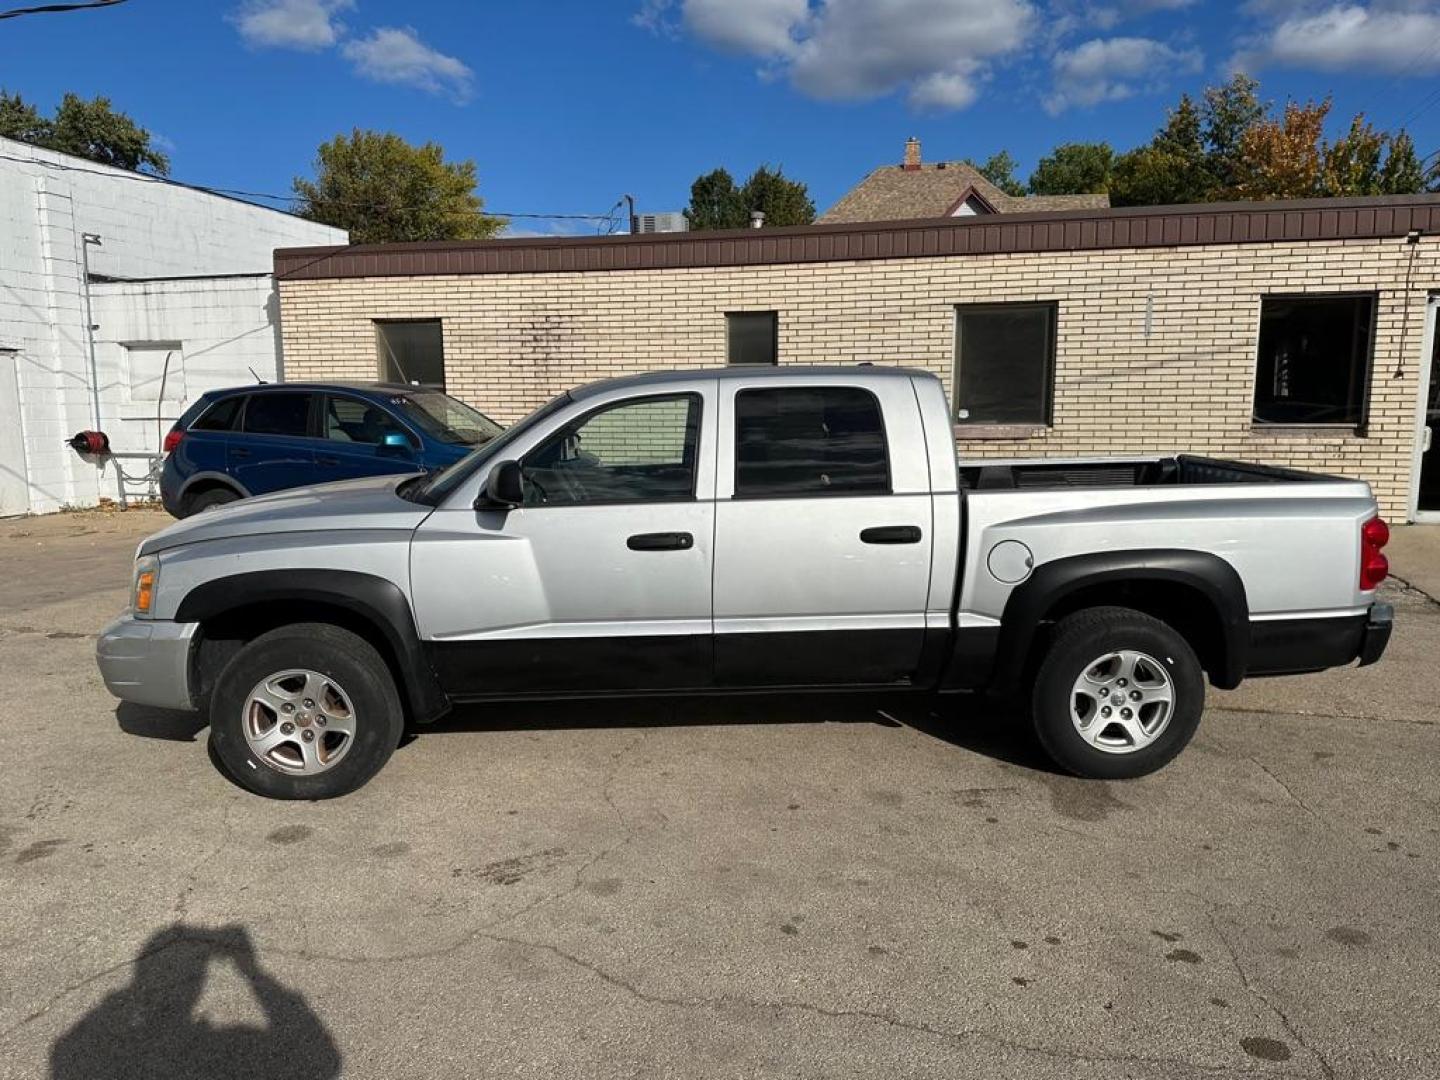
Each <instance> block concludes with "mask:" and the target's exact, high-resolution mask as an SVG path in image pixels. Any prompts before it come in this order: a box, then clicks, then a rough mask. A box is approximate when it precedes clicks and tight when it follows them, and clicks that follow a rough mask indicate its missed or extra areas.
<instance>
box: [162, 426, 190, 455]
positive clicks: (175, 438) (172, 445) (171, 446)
mask: <svg viewBox="0 0 1440 1080" xmlns="http://www.w3.org/2000/svg"><path fill="white" fill-rule="evenodd" d="M183 438H185V429H184V428H182V427H172V428H171V429H170V430H169V431H168V432H166V433H165V445H164V447H162V449H163V450H164V452H165V453H167V454H169V453H173V452H174V450H175V449H176V448H177V447H178V446H179V445H180V440H181V439H183Z"/></svg>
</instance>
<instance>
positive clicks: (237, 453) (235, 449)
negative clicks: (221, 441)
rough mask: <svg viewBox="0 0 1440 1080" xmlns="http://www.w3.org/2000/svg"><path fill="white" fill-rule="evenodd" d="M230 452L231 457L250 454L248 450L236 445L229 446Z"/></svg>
mask: <svg viewBox="0 0 1440 1080" xmlns="http://www.w3.org/2000/svg"><path fill="white" fill-rule="evenodd" d="M230 454H231V456H233V457H241V458H244V457H249V456H250V451H249V450H246V449H244V448H243V447H238V446H237V447H232V448H231V450H230Z"/></svg>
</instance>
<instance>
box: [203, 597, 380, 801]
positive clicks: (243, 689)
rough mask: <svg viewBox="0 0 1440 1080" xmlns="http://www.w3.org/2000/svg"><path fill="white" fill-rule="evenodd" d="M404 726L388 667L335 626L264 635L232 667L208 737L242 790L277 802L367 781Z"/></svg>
mask: <svg viewBox="0 0 1440 1080" xmlns="http://www.w3.org/2000/svg"><path fill="white" fill-rule="evenodd" d="M403 727H404V714H403V711H402V709H401V706H400V696H399V694H398V693H397V692H396V689H395V681H394V680H393V679H392V678H391V677H390V669H389V668H388V667H387V666H386V664H385V661H384V659H383V658H382V657H381V656H380V654H379V653H378V652H376V651H375V648H374V646H372V645H371V644H370V643H369V642H367V641H366V640H365V639H364V638H362V637H359V636H358V635H356V634H352V633H351V632H350V631H348V630H342V629H341V628H339V627H337V626H331V625H329V624H328V623H300V624H296V625H293V626H286V627H281V628H280V629H278V630H272V631H270V632H269V633H268V634H263V635H261V636H260V637H258V638H256V639H255V640H254V641H252V642H250V643H249V644H247V645H246V646H245V647H244V648H242V649H241V650H240V651H239V652H238V653H236V654H235V656H234V658H233V659H231V661H230V662H229V663H228V664H227V665H226V666H225V669H224V671H222V672H221V673H220V678H219V679H218V680H217V681H216V684H215V691H214V694H213V696H212V698H211V702H210V743H211V748H212V750H213V751H214V754H215V756H216V757H217V758H219V760H220V763H221V764H222V765H223V767H224V769H225V771H226V772H228V773H229V774H230V776H231V777H232V778H233V779H235V780H236V782H238V783H239V784H240V785H241V786H242V787H245V788H248V789H249V790H250V791H253V792H255V793H256V794H258V795H266V796H268V797H270V798H272V799H328V798H333V797H334V796H336V795H344V794H346V793H348V792H351V791H354V790H355V789H356V788H359V787H361V786H362V785H364V784H365V783H366V782H367V781H368V780H369V779H370V778H371V777H372V776H374V775H375V774H376V773H377V772H379V771H380V769H381V767H382V766H383V765H384V764H385V762H386V761H388V760H389V758H390V755H391V753H392V752H394V750H395V747H396V745H397V744H398V743H399V742H400V734H401V731H402V730H403Z"/></svg>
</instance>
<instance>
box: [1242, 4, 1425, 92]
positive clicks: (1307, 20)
mask: <svg viewBox="0 0 1440 1080" xmlns="http://www.w3.org/2000/svg"><path fill="white" fill-rule="evenodd" d="M1250 10H1251V11H1252V12H1254V13H1255V14H1257V15H1259V16H1261V18H1262V19H1265V18H1266V17H1268V21H1266V23H1265V25H1264V26H1263V28H1262V29H1261V31H1260V32H1259V33H1257V34H1255V35H1254V36H1252V37H1251V38H1249V39H1247V40H1246V41H1245V43H1244V44H1243V46H1242V47H1241V49H1240V51H1239V52H1238V53H1237V54H1236V56H1235V59H1234V66H1236V67H1238V68H1242V69H1258V68H1261V67H1266V66H1278V67H1294V68H1305V69H1309V70H1315V71H1350V70H1358V71H1363V72H1384V73H1387V74H1404V75H1428V74H1433V73H1435V72H1437V71H1440V3H1436V2H1435V0H1421V2H1415V0H1409V2H1407V0H1374V2H1372V3H1371V4H1369V5H1368V6H1367V5H1364V4H1329V5H1316V4H1313V3H1305V2H1303V0H1302V2H1298V3H1297V2H1293V0H1256V2H1255V3H1254V4H1252V6H1251V8H1250Z"/></svg>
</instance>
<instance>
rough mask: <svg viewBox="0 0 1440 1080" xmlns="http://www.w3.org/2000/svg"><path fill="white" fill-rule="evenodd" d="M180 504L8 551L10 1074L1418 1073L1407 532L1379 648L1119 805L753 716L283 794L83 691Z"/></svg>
mask: <svg viewBox="0 0 1440 1080" xmlns="http://www.w3.org/2000/svg"><path fill="white" fill-rule="evenodd" d="M163 520H164V519H162V518H161V517H160V516H159V515H156V514H153V513H149V512H144V511H131V512H127V513H124V514H119V513H111V514H99V513H87V514H67V515H56V516H53V517H48V518H37V519H22V520H18V521H10V522H4V523H0V580H3V581H4V583H5V597H6V603H5V607H4V610H3V613H0V701H4V702H5V703H6V705H7V708H5V710H4V712H3V714H0V715H3V719H0V895H3V897H4V904H3V906H0V1077H3V1078H10V1077H15V1078H26V1080H30V1078H36V1077H56V1078H61V1077H63V1078H66V1080H69V1078H75V1077H87V1078H91V1077H137V1078H140V1077H143V1078H144V1080H168V1078H172V1077H174V1078H178V1077H182V1076H183V1077H206V1078H213V1077H231V1076H233V1077H247V1078H262V1077H263V1078H267V1080H268V1078H282V1077H295V1078H305V1080H322V1078H328V1077H333V1076H342V1075H343V1076H346V1077H387V1078H388V1077H421V1076H423V1077H450V1076H457V1077H458V1076H465V1077H472V1076H474V1077H486V1076H494V1077H528V1076H535V1077H547V1078H548V1077H583V1078H586V1080H597V1078H604V1077H667V1078H669V1077H716V1076H724V1077H741V1076H744V1077H838V1076H847V1077H849V1076H856V1077H877V1078H879V1077H883V1078H887V1080H889V1078H896V1077H912V1076H913V1077H921V1076H924V1077H944V1078H947V1080H958V1078H963V1077H976V1078H986V1080H990V1078H995V1077H1001V1076H1005V1077H1012V1076H1013V1077H1057V1078H1058V1077H1066V1078H1072V1077H1087V1078H1088V1077H1094V1078H1110V1077H1117V1078H1118V1077H1134V1078H1138V1077H1167V1078H1168V1077H1181V1078H1185V1077H1201V1076H1205V1077H1211V1076H1217V1075H1218V1076H1228V1075H1237V1076H1238V1075H1258V1076H1277V1077H1278V1076H1293V1077H1366V1078H1369V1077H1384V1078H1386V1080H1398V1078H1403V1077H1416V1078H1431V1077H1434V1076H1435V1075H1436V1073H1437V1070H1440V1064H1437V1063H1440V1025H1437V1024H1436V1016H1437V1002H1440V990H1437V987H1440V946H1437V929H1440V890H1437V870H1440V813H1437V811H1440V787H1437V783H1436V779H1435V774H1436V766H1437V762H1440V754H1437V751H1440V604H1437V602H1436V600H1435V599H1433V598H1432V597H1436V596H1440V592H1437V591H1435V590H1436V589H1437V588H1440V584H1437V585H1435V586H1432V587H1431V588H1429V589H1428V590H1427V588H1426V585H1425V584H1424V583H1425V582H1440V544H1435V543H1431V542H1430V540H1429V539H1428V536H1420V535H1418V534H1417V535H1414V536H1409V537H1407V536H1406V535H1405V532H1404V531H1401V530H1397V532H1400V534H1401V535H1400V536H1398V537H1397V543H1396V545H1395V546H1394V547H1393V548H1392V551H1394V552H1396V553H1403V558H1402V557H1401V555H1400V554H1397V557H1396V570H1397V573H1398V574H1399V575H1400V577H1402V578H1403V579H1404V581H1405V582H1406V583H1408V584H1406V585H1401V584H1398V583H1397V584H1395V585H1392V586H1389V587H1387V589H1386V596H1387V598H1389V599H1391V600H1392V601H1393V602H1394V603H1395V604H1396V606H1397V608H1398V611H1399V622H1398V628H1397V630H1396V633H1395V637H1394V640H1393V641H1392V644H1391V647H1390V651H1389V653H1388V655H1387V656H1386V657H1385V659H1384V660H1383V661H1382V662H1381V663H1380V664H1378V665H1375V666H1373V667H1370V668H1366V669H1363V670H1353V669H1351V670H1340V671H1332V672H1327V673H1324V674H1320V675H1313V676H1304V677H1300V678H1292V679H1277V680H1268V681H1258V680H1257V681H1255V682H1253V683H1249V684H1247V685H1246V686H1244V687H1242V688H1241V689H1240V690H1238V691H1235V692H1231V693H1218V692H1214V691H1212V692H1211V697H1210V706H1209V708H1208V710H1207V713H1206V715H1205V718H1204V721H1203V722H1202V724H1201V726H1200V731H1199V733H1198V735H1197V737H1196V739H1195V741H1194V743H1193V744H1192V745H1191V746H1190V748H1189V749H1188V750H1187V751H1186V752H1185V753H1184V754H1183V755H1182V756H1181V757H1180V758H1179V759H1178V760H1177V761H1176V762H1175V763H1174V764H1173V765H1171V766H1170V767H1169V768H1167V769H1165V770H1163V771H1162V772H1160V773H1158V774H1156V775H1154V776H1151V777H1148V778H1146V779H1143V780H1139V781H1131V782H1120V783H1098V782H1089V781H1079V780H1074V779H1071V778H1068V777H1064V776H1060V775H1056V774H1055V773H1054V772H1052V771H1050V770H1049V769H1048V768H1047V767H1046V766H1045V764H1044V763H1043V762H1042V760H1041V759H1040V758H1039V756H1038V755H1037V753H1036V752H1035V751H1034V749H1033V748H1032V746H1031V745H1030V743H1029V741H1028V739H1026V738H1025V737H1024V735H1023V734H1022V733H1020V732H1018V731H1017V730H1016V728H1015V726H1014V724H1013V721H1010V720H1008V719H1007V718H1006V717H1005V716H1003V715H994V714H990V713H982V712H980V711H978V710H976V709H975V708H974V707H972V706H966V705H964V704H960V705H945V706H944V707H943V708H937V707H936V705H935V703H934V702H932V701H928V700H922V699H906V698H894V699H874V700H869V699H866V700H857V699H849V698H838V697H832V698H796V699H783V698H774V699H768V698H756V699H750V698H746V699H729V700H718V701H647V702H641V703H607V704H593V703H592V704H575V705H564V706H556V705H547V706H539V705H534V706H525V707H499V706H492V707H487V708H484V709H475V710H467V711H465V712H464V713H462V714H460V715H457V716H455V717H453V718H451V719H450V720H448V721H446V722H445V723H443V724H442V725H440V726H439V727H438V728H437V729H435V730H433V731H430V732H428V733H426V734H424V735H423V736H421V737H420V738H418V739H415V740H414V741H412V742H410V743H408V744H407V745H405V746H403V747H402V748H401V749H400V750H399V751H397V753H396V755H395V757H394V759H393V760H392V761H391V763H390V764H389V765H388V766H387V767H386V769H385V770H384V771H383V772H382V773H381V774H380V776H379V777H378V778H377V779H376V780H375V781H374V782H372V783H371V784H370V785H369V786H368V787H366V788H364V789H363V790H361V791H360V792H358V793H356V794H355V795H353V796H350V797H347V798H344V799H340V800H336V801H332V802H328V803H320V804H295V803H279V802H270V801H266V800H263V799H259V798H256V797H254V796H251V795H248V794H247V793H245V792H243V791H241V790H239V789H238V788H236V787H235V786H233V785H232V784H230V783H229V782H228V781H226V780H225V779H224V778H223V777H222V776H221V775H220V774H219V773H217V772H216V770H215V769H214V768H213V767H212V765H211V763H210V761H209V760H208V756H207V753H206V746H205V731H204V730H203V728H201V727H200V722H198V721H196V720H193V719H190V718H187V717H184V716H181V715H176V714H164V713H158V712H156V711H154V710H145V709H132V708H129V707H120V708H117V703H116V702H115V701H114V700H113V699H111V698H110V697H109V695H108V694H107V693H106V692H105V689H104V687H103V685H102V684H101V682H100V679H99V676H98V674H97V672H96V670H95V665H94V661H93V655H92V654H93V649H94V637H93V635H94V633H95V632H96V630H97V629H98V628H99V627H100V626H101V625H102V624H103V623H104V622H105V621H106V620H108V619H109V618H110V617H111V616H112V615H113V614H114V613H116V612H118V610H119V609H120V608H121V606H122V605H123V603H124V599H125V595H124V594H125V586H126V581H127V576H128V572H129V564H130V559H131V556H132V554H133V550H134V545H135V543H136V541H137V540H138V539H139V537H141V536H142V535H144V534H145V533H146V532H148V531H151V530H153V529H154V528H157V527H159V526H160V525H161V524H162V523H163ZM1429 535H1433V536H1435V537H1440V530H1436V531H1435V532H1433V533H1431V534H1429ZM1427 593H1428V594H1427Z"/></svg>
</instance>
